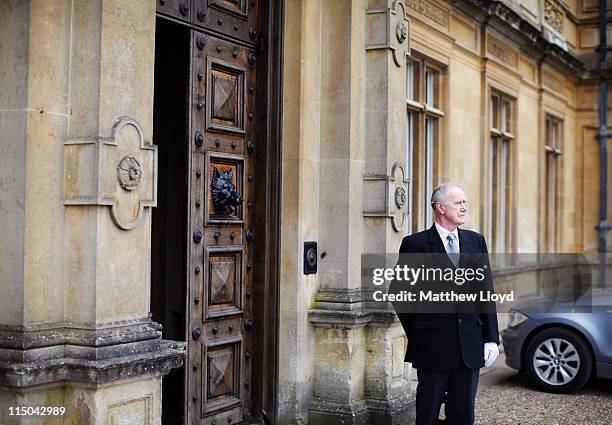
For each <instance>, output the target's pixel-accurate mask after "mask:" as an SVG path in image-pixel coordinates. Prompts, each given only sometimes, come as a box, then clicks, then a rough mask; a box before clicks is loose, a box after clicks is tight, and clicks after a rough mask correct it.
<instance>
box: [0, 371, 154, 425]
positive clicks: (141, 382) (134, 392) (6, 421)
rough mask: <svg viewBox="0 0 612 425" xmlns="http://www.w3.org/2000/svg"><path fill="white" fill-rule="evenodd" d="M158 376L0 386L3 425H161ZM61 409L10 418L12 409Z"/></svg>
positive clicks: (0, 422) (0, 415)
mask: <svg viewBox="0 0 612 425" xmlns="http://www.w3.org/2000/svg"><path fill="white" fill-rule="evenodd" d="M161 379H162V378H161V376H160V375H158V376H151V375H148V376H140V377H138V378H133V379H129V380H123V381H114V382H109V383H105V384H84V383H78V382H73V381H69V382H65V383H61V385H37V386H32V387H27V388H8V387H0V424H2V425H36V424H41V425H42V424H45V425H65V424H70V425H72V424H74V425H77V424H78V425H124V424H125V425H132V424H138V425H140V424H143V425H144V424H146V425H160V424H161ZM19 406H21V407H37V406H40V407H46V408H53V407H58V408H59V407H63V408H65V412H64V414H63V415H61V414H53V413H54V412H53V411H51V414H50V415H44V416H43V415H11V414H10V413H11V409H10V408H11V407H12V408H13V412H14V411H15V407H19Z"/></svg>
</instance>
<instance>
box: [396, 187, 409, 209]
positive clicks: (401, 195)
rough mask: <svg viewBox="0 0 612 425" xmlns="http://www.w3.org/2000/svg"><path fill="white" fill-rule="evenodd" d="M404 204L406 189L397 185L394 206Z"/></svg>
mask: <svg viewBox="0 0 612 425" xmlns="http://www.w3.org/2000/svg"><path fill="white" fill-rule="evenodd" d="M404 205H406V190H405V189H404V188H403V187H401V186H398V187H396V188H395V206H396V207H397V208H402V207H403V206H404Z"/></svg>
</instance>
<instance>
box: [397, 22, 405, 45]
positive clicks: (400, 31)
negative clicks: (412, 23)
mask: <svg viewBox="0 0 612 425" xmlns="http://www.w3.org/2000/svg"><path fill="white" fill-rule="evenodd" d="M395 35H397V41H399V42H400V44H402V43H403V42H404V41H406V37H408V26H407V25H406V23H405V22H400V23H399V24H397V26H396V27H395Z"/></svg>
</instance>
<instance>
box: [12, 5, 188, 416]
mask: <svg viewBox="0 0 612 425" xmlns="http://www.w3.org/2000/svg"><path fill="white" fill-rule="evenodd" d="M154 28H155V3H154V2H151V1H144V0H143V1H134V2H120V1H112V0H111V1H102V0H99V1H87V2H80V1H78V2H71V1H68V0H64V1H56V2H47V1H42V0H41V1H35V0H31V1H17V0H9V1H4V2H0V37H1V39H2V40H3V41H2V43H0V57H1V58H2V60H1V62H0V128H1V131H0V153H1V155H0V186H1V187H2V195H1V196H2V197H1V199H0V231H1V232H2V234H3V237H4V238H5V241H6V245H5V249H4V250H3V251H2V252H0V276H1V279H2V295H3V296H2V297H0V386H1V387H0V422H1V423H3V424H26V423H33V422H34V419H33V418H32V416H10V410H9V407H16V406H41V407H42V406H46V407H52V406H57V407H64V408H65V409H66V410H65V413H64V414H63V415H58V416H47V417H44V418H39V419H40V421H41V423H43V422H44V423H57V424H60V423H62V424H63V423H70V424H72V423H75V424H76V423H78V424H110V423H113V424H124V423H125V424H127V423H129V424H145V423H146V424H159V423H160V418H161V378H162V376H163V375H164V374H165V373H167V372H168V371H169V370H170V369H171V368H173V367H178V366H180V365H181V363H182V357H183V352H182V350H181V349H180V348H181V347H179V346H178V345H177V343H175V342H172V341H164V340H162V339H161V331H160V327H159V325H157V324H156V323H154V322H152V321H151V318H150V314H149V303H150V295H149V292H150V237H151V210H150V209H151V207H153V206H155V202H156V201H155V199H156V171H157V164H156V160H157V150H156V148H155V146H153V145H152V143H151V136H152V126H153V123H152V116H153V112H152V111H153V69H154V45H155V43H154V34H155V32H154ZM52 413H53V412H52ZM34 423H35V422H34Z"/></svg>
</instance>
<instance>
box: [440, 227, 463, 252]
mask: <svg viewBox="0 0 612 425" xmlns="http://www.w3.org/2000/svg"><path fill="white" fill-rule="evenodd" d="M435 226H436V230H437V231H438V234H439V235H440V239H442V244H443V245H444V249H445V250H446V252H447V253H448V239H447V238H448V234H449V233H452V234H454V235H455V242H456V243H457V250H458V251H459V252H461V246H459V231H458V230H457V229H455V230H453V231H452V232H449V231H448V230H446V229H445V228H444V227H442V226H440V225H439V224H438V223H435Z"/></svg>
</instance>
